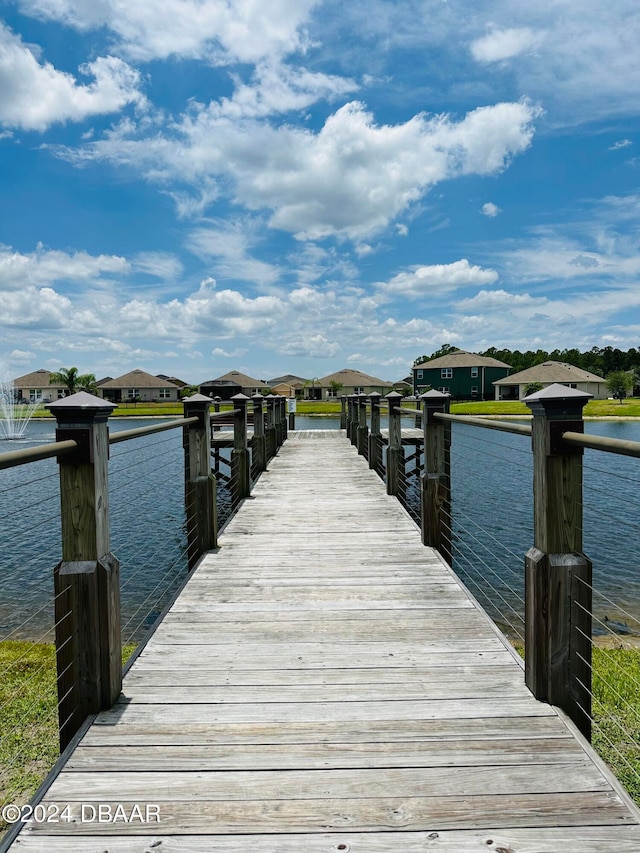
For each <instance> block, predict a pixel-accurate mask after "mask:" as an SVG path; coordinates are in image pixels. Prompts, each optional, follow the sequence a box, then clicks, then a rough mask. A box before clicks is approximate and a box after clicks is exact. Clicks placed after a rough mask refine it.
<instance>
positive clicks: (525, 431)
mask: <svg viewBox="0 0 640 853" xmlns="http://www.w3.org/2000/svg"><path fill="white" fill-rule="evenodd" d="M434 417H435V418H438V419H439V420H442V421H451V422H453V423H456V424H469V426H477V427H482V428H483V429H495V430H498V431H499V432H512V433H515V434H516V435H531V427H530V426H529V424H510V423H509V422H508V421H493V420H489V419H488V418H471V417H469V416H468V415H450V414H447V413H445V412H435V413H434Z"/></svg>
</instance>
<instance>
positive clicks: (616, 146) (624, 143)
mask: <svg viewBox="0 0 640 853" xmlns="http://www.w3.org/2000/svg"><path fill="white" fill-rule="evenodd" d="M630 145H633V142H632V141H631V140H630V139H619V140H618V141H617V142H614V143H613V145H610V146H609V151H620V149H621V148H628V147H629V146H630Z"/></svg>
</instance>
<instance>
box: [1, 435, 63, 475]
mask: <svg viewBox="0 0 640 853" xmlns="http://www.w3.org/2000/svg"><path fill="white" fill-rule="evenodd" d="M77 449H78V445H77V443H76V442H75V441H73V440H72V439H69V440H68V441H55V442H53V443H52V444H44V445H42V446H41V447H25V448H23V449H21V450H10V451H9V452H8V453H0V470H3V469H4V468H15V467H17V466H18V465H26V464H27V463H29V462H38V461H39V460H40V459H51V458H52V457H53V456H65V455H66V454H67V453H73V451H74V450H77Z"/></svg>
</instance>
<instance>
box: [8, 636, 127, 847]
mask: <svg viewBox="0 0 640 853" xmlns="http://www.w3.org/2000/svg"><path fill="white" fill-rule="evenodd" d="M134 648H135V646H125V647H124V648H123V650H122V660H123V663H124V662H125V661H126V660H127V659H128V658H129V656H130V655H131V653H132V652H133V650H134ZM0 673H2V677H1V678H0V804H6V803H16V804H18V805H22V804H24V803H27V802H28V801H29V800H30V798H31V797H32V796H33V794H34V792H35V791H36V789H37V788H38V786H39V785H40V783H41V782H42V781H43V779H44V778H45V776H46V775H47V773H49V771H50V770H51V768H52V767H53V765H54V764H55V763H56V761H57V759H58V756H59V748H58V744H59V742H58V707H57V703H58V695H57V689H56V653H55V648H54V646H53V645H52V644H50V643H29V642H25V641H20V640H5V641H3V642H0ZM6 829H7V825H6V824H5V823H3V822H2V820H0V836H1V833H2V832H3V831H4V830H6Z"/></svg>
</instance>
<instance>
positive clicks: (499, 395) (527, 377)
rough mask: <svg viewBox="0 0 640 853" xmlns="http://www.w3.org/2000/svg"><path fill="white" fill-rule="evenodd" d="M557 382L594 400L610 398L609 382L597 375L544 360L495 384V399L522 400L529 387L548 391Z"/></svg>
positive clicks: (572, 366)
mask: <svg viewBox="0 0 640 853" xmlns="http://www.w3.org/2000/svg"><path fill="white" fill-rule="evenodd" d="M556 382H557V383H558V384H559V385H566V386H567V387H569V388H576V389H577V390H578V391H586V392H587V393H589V394H593V397H594V399H595V400H606V399H607V396H608V390H607V383H606V382H605V380H604V379H603V378H602V376H596V374H595V373H590V372H589V371H588V370H582V368H581V367H575V365H573V364H566V363H565V362H562V361H545V362H543V363H542V364H536V365H534V366H533V367H528V368H527V369H526V370H521V371H520V372H519V373H514V374H513V375H512V376H509V377H506V378H502V379H498V380H497V381H495V382H494V383H493V385H494V388H495V399H496V400H521V399H522V398H523V397H526V396H527V391H526V389H527V386H529V385H532V384H533V383H539V384H540V385H541V386H542V387H543V388H546V387H547V385H553V384H554V383H556Z"/></svg>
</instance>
